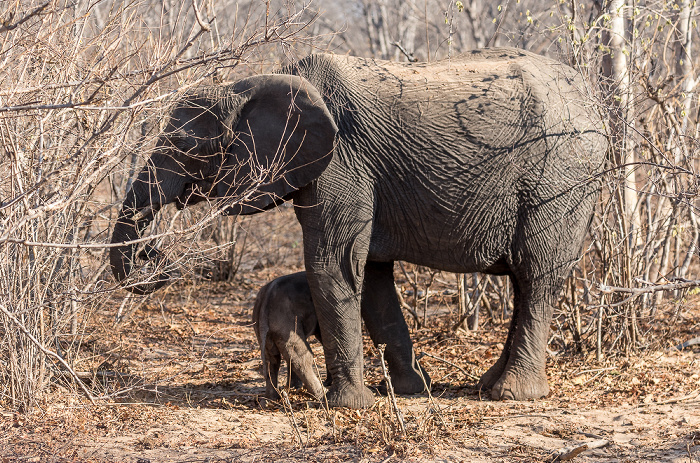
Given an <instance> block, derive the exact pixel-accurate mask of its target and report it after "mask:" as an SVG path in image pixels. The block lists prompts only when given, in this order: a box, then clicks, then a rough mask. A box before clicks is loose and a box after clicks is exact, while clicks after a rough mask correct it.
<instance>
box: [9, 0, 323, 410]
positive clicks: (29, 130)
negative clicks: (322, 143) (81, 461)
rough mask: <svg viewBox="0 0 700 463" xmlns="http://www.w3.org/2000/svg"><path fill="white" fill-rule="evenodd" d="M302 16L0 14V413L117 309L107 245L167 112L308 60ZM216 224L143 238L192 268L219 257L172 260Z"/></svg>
mask: <svg viewBox="0 0 700 463" xmlns="http://www.w3.org/2000/svg"><path fill="white" fill-rule="evenodd" d="M200 4H201V6H200ZM243 6H245V7H246V8H245V10H244V11H242V12H240V15H239V14H238V13H236V14H234V15H232V14H231V12H237V8H238V7H243ZM314 17H315V14H314V13H313V12H309V11H307V10H306V8H305V7H304V6H301V7H298V8H297V7H295V5H294V4H293V3H288V4H285V5H282V6H274V5H271V4H270V3H267V4H264V3H263V4H260V3H259V2H251V3H248V4H246V5H244V4H239V2H235V1H221V2H212V1H208V2H204V3H203V4H202V2H200V1H192V2H163V3H160V2H148V1H136V2H129V1H120V0H103V1H97V2H83V1H71V0H49V1H45V0H36V1H34V0H31V1H30V0H28V1H20V0H16V1H15V0H12V1H9V2H3V3H2V4H0V44H1V45H0V81H2V82H3V86H2V88H1V89H0V139H1V140H2V151H1V154H0V156H2V162H1V163H0V249H1V250H2V251H1V253H0V256H1V257H0V259H2V264H1V265H0V295H2V297H1V298H0V309H2V311H1V312H0V365H1V366H0V404H5V405H8V406H10V407H12V408H15V409H28V408H31V407H33V406H35V405H36V404H37V403H38V402H37V401H38V400H39V399H40V397H41V392H42V390H44V388H45V386H46V384H47V382H48V381H49V380H50V379H51V378H61V377H66V375H69V376H73V375H72V374H71V372H70V371H69V369H67V368H66V366H67V365H71V364H74V362H75V360H76V355H77V353H78V351H79V349H80V343H81V339H82V335H83V334H84V332H85V330H86V329H88V327H87V326H86V325H85V323H86V321H87V319H88V315H89V313H90V311H91V310H92V309H93V308H95V307H99V306H104V305H107V304H114V299H115V298H116V299H121V298H122V297H123V293H122V292H117V293H114V290H115V287H114V283H113V280H112V279H111V277H109V272H106V270H107V266H108V259H107V258H106V252H107V249H105V248H106V246H105V244H106V243H108V242H109V237H110V235H111V230H110V227H111V225H112V224H113V223H114V220H115V218H116V214H117V212H118V208H119V206H120V202H121V199H122V198H123V197H124V195H125V193H126V191H127V190H128V189H129V187H130V184H131V181H132V180H133V177H134V174H135V172H138V169H139V168H140V166H141V165H142V163H143V161H144V157H145V156H147V154H148V148H149V147H150V146H152V145H153V143H154V139H155V138H156V137H157V135H158V132H159V129H160V125H161V121H162V119H163V117H164V114H165V111H167V106H168V102H169V101H171V100H172V99H174V98H177V96H178V95H180V94H181V93H182V92H185V91H187V90H188V89H191V88H193V87H196V86H201V85H206V84H212V83H214V82H220V81H221V80H222V79H225V78H227V76H228V74H229V73H230V72H231V70H232V69H234V68H239V69H237V72H239V73H246V72H250V71H249V70H248V69H249V66H250V65H255V66H256V67H257V68H258V69H260V67H263V66H266V65H269V64H276V62H274V63H269V64H267V63H266V61H265V60H264V59H263V58H265V57H266V56H272V55H277V56H284V55H285V54H294V53H295V51H294V50H295V47H301V48H306V49H308V47H309V46H310V45H311V44H312V43H313V42H312V41H311V40H310V39H309V40H301V38H302V37H308V34H306V32H305V30H306V29H307V28H308V25H309V24H310V23H311V22H312V20H313V19H314ZM219 18H221V19H219ZM214 219H215V217H214V216H213V214H207V213H205V212H203V209H199V210H196V209H195V210H187V211H184V212H180V211H178V212H170V211H169V212H168V213H166V214H162V215H161V217H159V220H158V221H156V224H154V226H153V230H152V233H154V234H158V233H159V234H161V235H164V236H162V238H161V241H162V244H163V246H164V247H165V249H173V250H177V254H176V258H174V259H173V262H175V263H176V264H178V265H181V266H182V267H183V268H187V269H190V268H192V267H196V266H197V265H196V264H197V260H198V259H204V258H203V257H202V253H204V255H206V260H207V261H210V260H212V258H213V257H216V256H217V255H218V254H221V253H224V252H225V251H226V246H227V245H228V243H221V245H220V247H219V248H217V247H216V246H212V247H210V248H208V249H207V250H206V251H201V250H197V249H195V250H194V251H197V252H190V253H187V252H184V251H186V250H187V247H188V246H191V243H197V242H198V240H197V239H196V238H197V237H198V236H199V235H202V234H205V235H206V234H207V233H211V231H209V232H207V224H208V223H210V222H211V221H213V220H214ZM219 220H220V219H219ZM182 229H186V230H188V232H187V233H182V232H178V233H177V235H174V234H173V230H182ZM226 238H231V236H230V235H229V236H228V237H226ZM229 257H230V256H229ZM117 304H118V302H117ZM42 350H43V351H50V352H51V353H52V354H53V356H50V357H47V356H46V355H44V354H42ZM59 358H60V359H61V360H63V361H62V362H61V361H59V360H58V359H59ZM74 366H75V365H74ZM72 379H75V378H72Z"/></svg>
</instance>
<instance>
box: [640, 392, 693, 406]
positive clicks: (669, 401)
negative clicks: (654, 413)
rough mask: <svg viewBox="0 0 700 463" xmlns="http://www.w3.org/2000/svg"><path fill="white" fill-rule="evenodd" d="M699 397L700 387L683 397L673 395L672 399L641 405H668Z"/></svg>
mask: <svg viewBox="0 0 700 463" xmlns="http://www.w3.org/2000/svg"><path fill="white" fill-rule="evenodd" d="M698 397H700V389H695V390H694V391H693V392H691V393H690V394H688V395H684V396H681V397H673V398H671V399H666V400H662V401H660V402H650V403H648V404H641V405H668V404H675V403H678V402H685V401H686V400H693V399H697V398H698Z"/></svg>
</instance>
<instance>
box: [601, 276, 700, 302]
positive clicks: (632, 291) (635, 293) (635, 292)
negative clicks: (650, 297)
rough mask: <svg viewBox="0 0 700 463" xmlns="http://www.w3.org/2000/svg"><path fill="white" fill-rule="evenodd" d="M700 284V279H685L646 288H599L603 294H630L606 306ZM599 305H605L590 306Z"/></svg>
mask: <svg viewBox="0 0 700 463" xmlns="http://www.w3.org/2000/svg"><path fill="white" fill-rule="evenodd" d="M697 286H700V280H683V281H680V282H678V283H669V284H666V285H653V286H647V287H646V288H623V287H619V286H608V285H603V284H601V285H598V289H599V290H600V292H601V293H603V294H611V293H624V294H629V295H630V296H629V297H626V298H625V299H624V300H622V301H620V302H616V303H614V304H605V307H619V306H621V305H625V304H627V303H628V302H630V301H632V300H634V299H636V298H638V297H639V296H641V295H643V294H649V293H656V292H658V291H675V290H678V289H685V288H694V287H697ZM598 307H603V306H602V305H600V306H591V307H590V308H598Z"/></svg>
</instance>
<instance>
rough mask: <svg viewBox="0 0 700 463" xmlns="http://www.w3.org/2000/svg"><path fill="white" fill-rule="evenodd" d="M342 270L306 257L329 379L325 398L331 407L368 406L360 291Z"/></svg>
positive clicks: (369, 393)
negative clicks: (316, 262)
mask: <svg viewBox="0 0 700 463" xmlns="http://www.w3.org/2000/svg"><path fill="white" fill-rule="evenodd" d="M343 273H344V272H342V271H341V270H340V266H338V267H335V268H328V267H325V266H315V265H314V263H313V262H311V263H310V262H309V261H308V260H307V277H308V279H309V285H310V286H311V292H312V294H313V296H314V305H315V307H316V315H317V316H318V323H319V326H320V328H321V335H322V338H323V351H324V354H325V356H326V365H327V371H328V375H329V376H330V377H331V378H332V384H331V386H330V388H329V389H328V392H327V393H326V398H327V400H328V404H329V405H330V406H332V407H349V408H369V407H371V406H372V404H374V394H373V393H372V391H371V390H369V388H367V387H366V386H365V384H364V379H363V352H362V320H361V318H360V294H359V291H357V290H354V289H353V287H352V285H351V284H348V283H346V278H345V277H344V276H343Z"/></svg>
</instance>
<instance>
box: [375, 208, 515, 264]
mask: <svg viewBox="0 0 700 463" xmlns="http://www.w3.org/2000/svg"><path fill="white" fill-rule="evenodd" d="M492 211H493V208H490V207H481V208H480V209H479V210H478V211H474V212H471V211H467V212H464V213H462V214H459V215H452V214H441V213H435V211H434V210H433V213H432V214H431V215H427V214H420V213H419V214H417V217H414V219H413V220H399V219H400V217H397V216H394V217H393V218H392V219H389V220H383V219H382V218H379V217H375V222H374V224H373V230H372V238H371V241H370V247H369V254H368V260H370V261H379V262H382V261H392V260H402V261H406V262H411V263H414V264H417V265H424V266H427V267H431V268H434V269H438V270H444V271H448V272H454V273H469V272H484V273H490V274H505V273H508V272H509V270H510V266H509V262H511V258H510V257H511V256H510V253H511V243H512V233H513V230H514V229H515V225H514V220H512V222H513V223H508V222H511V221H508V220H506V219H504V218H502V217H500V216H501V215H502V214H486V213H487V212H492Z"/></svg>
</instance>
